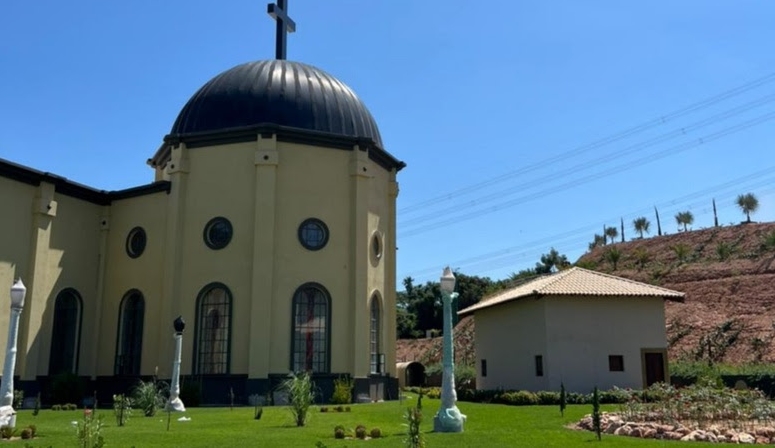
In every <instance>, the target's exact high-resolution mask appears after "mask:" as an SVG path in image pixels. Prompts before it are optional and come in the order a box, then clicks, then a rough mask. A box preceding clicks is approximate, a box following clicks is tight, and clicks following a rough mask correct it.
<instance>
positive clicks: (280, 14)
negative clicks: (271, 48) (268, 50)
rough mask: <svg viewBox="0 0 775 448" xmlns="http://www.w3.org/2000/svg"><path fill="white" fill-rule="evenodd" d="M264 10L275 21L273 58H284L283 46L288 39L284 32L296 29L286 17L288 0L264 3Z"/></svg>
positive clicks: (291, 31) (292, 22) (294, 24)
mask: <svg viewBox="0 0 775 448" xmlns="http://www.w3.org/2000/svg"><path fill="white" fill-rule="evenodd" d="M266 12H267V13H268V14H269V15H270V16H271V17H272V18H273V19H275V21H277V32H276V34H275V58H276V59H285V48H286V43H287V41H288V35H287V34H286V33H293V32H295V31H296V23H295V22H294V21H293V20H291V18H290V17H288V0H277V3H269V4H268V5H266Z"/></svg>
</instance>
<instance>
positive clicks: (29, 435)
mask: <svg viewBox="0 0 775 448" xmlns="http://www.w3.org/2000/svg"><path fill="white" fill-rule="evenodd" d="M19 435H20V436H21V438H22V439H24V440H29V439H31V438H32V430H31V429H30V428H24V429H22V432H21V433H19Z"/></svg>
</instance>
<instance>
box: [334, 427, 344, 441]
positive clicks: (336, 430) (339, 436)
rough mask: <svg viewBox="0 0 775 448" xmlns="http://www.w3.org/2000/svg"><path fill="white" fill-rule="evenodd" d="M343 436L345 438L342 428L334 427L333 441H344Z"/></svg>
mask: <svg viewBox="0 0 775 448" xmlns="http://www.w3.org/2000/svg"><path fill="white" fill-rule="evenodd" d="M344 436H345V432H344V426H342V425H336V426H335V427H334V438H335V439H344Z"/></svg>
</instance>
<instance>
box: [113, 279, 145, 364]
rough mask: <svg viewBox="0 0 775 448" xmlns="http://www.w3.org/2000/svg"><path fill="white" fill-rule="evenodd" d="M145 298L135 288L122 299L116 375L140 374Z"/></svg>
mask: <svg viewBox="0 0 775 448" xmlns="http://www.w3.org/2000/svg"><path fill="white" fill-rule="evenodd" d="M144 318H145V300H144V299H143V295H142V294H141V293H140V291H138V290H136V289H133V290H132V291H129V292H128V293H126V295H125V296H124V299H123V300H122V301H121V310H120V311H119V317H118V344H117V345H118V346H117V347H116V363H115V368H114V372H115V374H116V375H139V374H140V358H141V354H142V350H143V320H144Z"/></svg>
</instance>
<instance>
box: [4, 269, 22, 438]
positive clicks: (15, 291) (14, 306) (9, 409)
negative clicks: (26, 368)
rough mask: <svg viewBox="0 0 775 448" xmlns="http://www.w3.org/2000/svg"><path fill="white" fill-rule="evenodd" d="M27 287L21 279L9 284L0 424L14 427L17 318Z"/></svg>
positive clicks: (19, 315)
mask: <svg viewBox="0 0 775 448" xmlns="http://www.w3.org/2000/svg"><path fill="white" fill-rule="evenodd" d="M26 295H27V288H26V287H25V286H24V283H23V282H22V280H21V279H16V281H15V282H14V283H13V286H11V292H10V296H11V318H10V320H9V322H8V344H7V345H6V348H5V362H4V363H3V378H2V383H0V425H7V426H10V427H12V428H14V427H16V411H14V409H13V373H14V370H15V369H16V338H17V337H18V335H19V318H20V317H21V314H22V308H24V297H25V296H26Z"/></svg>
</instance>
